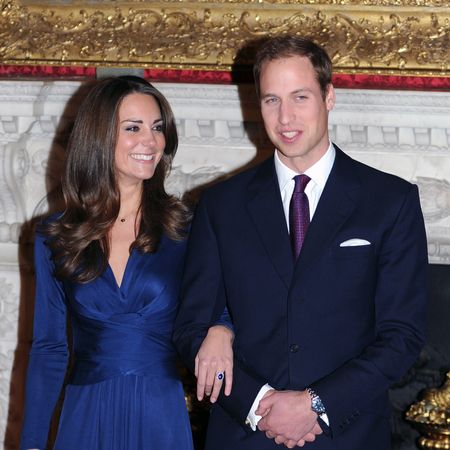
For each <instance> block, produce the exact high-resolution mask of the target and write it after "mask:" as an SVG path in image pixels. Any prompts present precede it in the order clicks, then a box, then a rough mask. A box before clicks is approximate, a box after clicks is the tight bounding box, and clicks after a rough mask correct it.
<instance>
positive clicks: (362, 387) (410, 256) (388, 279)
mask: <svg viewBox="0 0 450 450" xmlns="http://www.w3.org/2000/svg"><path fill="white" fill-rule="evenodd" d="M427 262H428V261H427V246H426V236H425V228H424V223H423V217H422V213H421V210H420V202H419V197H418V191H417V187H416V186H412V188H411V189H410V191H409V192H408V193H407V194H406V196H405V198H404V201H403V204H402V205H400V207H399V211H398V214H397V217H396V220H395V222H394V223H393V225H392V227H391V229H390V232H389V233H388V234H387V235H386V237H385V239H384V242H382V245H381V250H380V255H379V259H378V267H377V286H376V291H375V298H374V299H373V303H374V313H375V333H376V335H375V339H374V340H373V342H372V343H371V344H370V345H368V346H367V347H366V348H365V349H363V351H362V353H361V354H360V355H358V356H357V357H355V358H352V359H350V360H349V361H348V362H347V363H345V364H344V365H342V366H341V367H339V368H338V369H336V370H335V371H333V372H332V373H330V374H329V375H327V376H325V377H324V378H322V379H321V380H317V381H316V382H315V383H312V385H311V387H312V388H313V389H314V391H315V392H317V394H318V395H319V396H320V398H321V399H322V401H323V402H324V405H325V407H326V413H327V415H328V417H329V419H330V427H331V432H332V434H333V435H337V434H339V433H340V432H342V431H344V430H345V428H346V427H347V426H351V423H352V422H353V420H355V419H356V418H357V416H358V415H359V413H360V411H359V409H361V408H370V407H371V402H372V401H374V400H375V399H376V398H379V397H380V396H382V394H383V393H385V392H386V393H387V390H388V388H389V387H390V385H391V384H392V383H394V382H395V381H397V380H398V379H399V378H401V377H402V376H403V374H404V373H405V372H406V371H407V370H408V369H409V367H410V366H411V365H412V364H413V363H414V361H415V359H416V358H417V356H418V354H419V352H420V349H421V347H422V345H423V343H424V335H425V318H426V297H427V292H426V291H427ZM349 282H351V281H349ZM313 363H314V362H313V361H311V364H313ZM281 394H283V393H282V392H281V393H280V392H279V393H276V397H274V398H272V399H270V397H269V398H267V399H264V400H263V401H262V402H261V403H260V406H261V410H264V409H266V408H271V411H270V412H269V413H268V414H267V416H266V417H265V418H264V419H263V421H262V423H261V428H262V429H264V430H270V431H271V432H272V434H276V435H283V436H284V437H285V438H286V439H296V437H297V435H296V434H294V435H290V434H289V432H291V431H292V430H293V429H295V430H296V431H298V428H295V427H293V424H294V422H295V421H296V420H297V421H298V419H297V418H298V417H300V416H301V415H300V413H299V411H297V414H296V415H292V414H290V413H289V410H286V409H285V408H283V405H282V404H281V402H284V403H285V404H286V402H288V401H290V402H293V404H295V405H296V408H297V409H298V408H300V409H301V410H302V411H303V413H302V414H303V415H306V414H307V413H308V412H309V411H308V410H309V409H310V403H309V404H308V402H305V401H303V400H304V399H303V398H302V396H301V395H300V394H301V393H299V392H298V391H291V393H286V394H284V395H286V397H283V395H281ZM288 397H289V398H288ZM277 402H280V404H277ZM292 409H293V407H292V408H291V410H292ZM275 415H277V416H275ZM305 417H306V416H305ZM305 420H306V419H305ZM304 423H305V426H306V428H308V426H309V425H308V424H307V422H304ZM297 424H298V422H297ZM289 425H291V426H292V427H291V428H289ZM285 433H288V434H285Z"/></svg>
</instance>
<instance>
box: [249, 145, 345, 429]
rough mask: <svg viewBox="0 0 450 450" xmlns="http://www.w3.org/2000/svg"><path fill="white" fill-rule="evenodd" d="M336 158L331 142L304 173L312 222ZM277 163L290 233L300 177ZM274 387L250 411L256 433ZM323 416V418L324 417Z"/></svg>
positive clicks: (276, 159) (260, 395) (276, 158)
mask: <svg viewBox="0 0 450 450" xmlns="http://www.w3.org/2000/svg"><path fill="white" fill-rule="evenodd" d="M335 157H336V150H335V148H334V146H333V144H332V143H331V142H330V145H329V146H328V150H327V151H326V153H325V154H324V155H323V156H322V158H320V159H319V161H317V162H316V163H315V164H314V165H312V166H311V167H310V168H309V169H308V170H306V171H305V172H304V173H305V175H308V177H309V178H310V179H311V181H310V182H309V183H308V184H307V185H306V188H305V194H306V196H307V197H308V203H309V216H310V220H312V218H313V216H314V213H315V212H316V208H317V204H318V203H319V200H320V196H321V195H322V192H323V189H324V187H325V184H326V182H327V180H328V177H329V175H330V172H331V168H332V167H333V164H334V159H335ZM274 162H275V172H276V174H277V178H278V185H279V187H280V193H281V200H282V202H283V210H284V215H285V218H286V226H287V229H288V232H289V204H290V202H291V197H292V193H293V192H294V186H295V181H294V177H295V176H296V175H300V174H298V173H297V172H295V171H293V170H292V169H290V168H289V167H287V166H286V165H285V164H284V163H283V162H281V160H280V157H279V155H278V150H275V154H274ZM271 389H273V388H272V386H270V385H269V384H265V385H264V386H262V387H261V389H260V391H259V392H258V395H257V396H256V398H255V400H254V401H253V404H252V406H251V408H250V411H249V413H248V415H247V420H246V423H247V425H249V426H250V427H251V429H252V430H253V431H256V426H257V425H258V422H259V420H260V419H261V416H259V415H258V414H255V411H256V410H257V409H258V405H259V401H260V400H261V399H262V398H263V397H264V394H265V393H266V392H267V391H270V390H271ZM322 416H323V417H322ZM322 416H321V419H322V420H323V421H324V422H325V423H326V424H327V425H329V420H328V417H327V416H326V414H322Z"/></svg>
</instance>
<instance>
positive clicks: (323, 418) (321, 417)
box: [319, 413, 330, 427]
mask: <svg viewBox="0 0 450 450" xmlns="http://www.w3.org/2000/svg"><path fill="white" fill-rule="evenodd" d="M319 418H320V419H321V420H323V421H324V422H325V424H326V426H327V427H329V426H330V420H329V419H328V416H327V415H326V413H323V414H321V415H320V416H319Z"/></svg>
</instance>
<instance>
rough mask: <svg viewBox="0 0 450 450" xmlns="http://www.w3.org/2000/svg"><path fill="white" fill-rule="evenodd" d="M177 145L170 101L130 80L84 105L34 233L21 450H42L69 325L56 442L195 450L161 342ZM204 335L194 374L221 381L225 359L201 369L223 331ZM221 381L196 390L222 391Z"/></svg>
mask: <svg viewBox="0 0 450 450" xmlns="http://www.w3.org/2000/svg"><path fill="white" fill-rule="evenodd" d="M177 144H178V138H177V133H176V128H175V123H174V118H173V114H172V111H171V109H170V106H169V104H168V103H167V101H166V99H165V98H164V96H163V95H162V94H161V93H160V92H159V91H158V90H157V89H155V88H154V87H153V86H152V85H151V84H149V83H147V82H146V81H145V80H143V79H141V78H138V77H118V78H113V79H107V80H104V81H102V82H100V83H99V84H97V85H96V86H95V87H94V88H93V89H92V90H91V92H90V93H89V95H88V96H87V98H86V99H85V101H84V102H83V104H82V105H81V108H80V111H79V113H78V115H77V118H76V121H75V124H74V129H73V131H72V134H71V137H70V140H69V145H68V159H67V166H66V172H65V177H64V179H63V192H64V197H65V202H66V209H65V211H64V212H63V213H62V214H59V215H57V216H54V217H52V218H50V219H49V220H48V221H47V222H46V223H45V224H44V225H43V226H42V227H41V228H40V230H38V233H37V236H36V243H35V263H36V304H35V323H34V339H33V346H32V350H31V354H30V362H29V369H28V379H27V388H26V408H25V420H24V428H23V431H22V442H21V449H44V448H45V444H46V441H47V435H48V429H49V423H50V419H51V416H52V412H53V410H54V407H55V404H56V402H57V399H58V396H59V394H60V390H61V387H62V384H63V380H64V376H65V373H66V367H67V362H68V345H67V337H66V317H70V323H71V330H72V341H73V342H71V344H72V345H73V354H74V367H73V370H72V371H71V375H70V378H69V381H68V384H67V386H66V389H65V398H64V404H63V409H62V413H61V418H60V422H59V428H58V434H57V437H56V442H55V447H54V448H55V449H61V450H71V449H87V450H96V449H98V450H100V449H101V450H103V449H104V450H106V449H107V450H111V449H115V450H122V449H123V450H133V449H135V450H138V449H175V448H176V449H177V450H190V449H192V438H191V431H190V426H189V421H188V416H187V412H186V407H185V401H184V393H183V390H182V386H181V383H180V380H179V379H178V376H177V371H176V364H175V360H176V355H175V351H174V348H173V346H172V343H171V333H172V322H173V319H174V315H175V312H176V309H177V297H178V288H179V281H180V277H181V272H182V269H183V263H184V253H185V245H186V243H185V235H186V230H187V226H188V219H189V215H188V212H187V211H186V209H185V208H184V207H183V205H182V204H181V203H180V202H179V201H178V200H176V199H175V198H173V197H171V196H169V195H168V194H167V193H166V192H165V190H164V181H165V178H166V175H167V173H168V170H169V168H170V165H171V161H172V158H173V157H174V155H175V152H176V148H177ZM211 330H214V333H209V334H208V337H207V338H206V339H205V342H204V344H203V348H202V349H201V352H202V355H203V356H205V357H203V359H202V362H200V364H199V365H198V368H199V371H200V372H201V374H200V375H201V378H202V380H205V379H208V380H211V378H212V374H213V373H214V374H215V373H216V369H217V371H219V372H220V371H222V370H226V371H227V374H230V365H229V363H228V365H224V364H222V363H219V365H218V366H214V365H213V364H212V365H211V364H209V365H208V363H209V362H210V361H211V360H213V359H214V358H211V355H212V354H213V353H214V351H216V349H219V348H225V350H224V353H220V352H221V351H218V352H219V353H220V354H217V355H215V356H216V357H217V359H218V360H219V362H221V361H224V360H227V358H226V356H227V355H229V354H230V352H231V347H230V345H229V343H230V342H231V340H232V332H231V331H230V330H229V329H228V328H227V327H223V326H220V325H218V326H216V327H212V329H211ZM211 330H210V331H211ZM224 342H226V343H227V345H226V346H224V345H223V343H224ZM199 353H200V352H199ZM225 353H226V354H225ZM224 355H225V358H224V357H223V356H224ZM228 361H229V359H228ZM200 375H199V378H200ZM230 375H231V374H230ZM218 378H220V379H222V378H223V376H219V377H215V379H216V383H215V384H214V386H213V387H211V382H209V386H208V387H207V390H208V391H209V392H207V393H210V392H211V389H214V391H215V392H217V390H218V388H220V384H221V380H219V379H218ZM229 389H230V387H229V386H228V389H227V391H228V392H229Z"/></svg>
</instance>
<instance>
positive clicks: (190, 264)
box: [174, 195, 267, 423]
mask: <svg viewBox="0 0 450 450" xmlns="http://www.w3.org/2000/svg"><path fill="white" fill-rule="evenodd" d="M225 310H226V292H225V288H224V283H223V276H222V267H221V258H220V250H219V246H218V242H217V239H216V235H215V232H214V229H213V226H212V224H211V219H210V216H209V214H208V207H207V198H206V196H205V195H204V196H203V197H202V200H201V201H200V203H199V205H198V207H197V211H196V214H195V217H194V220H193V223H192V228H191V232H190V236H189V242H188V250H187V256H186V264H185V270H184V276H183V280H182V285H181V299H180V307H179V311H178V315H177V319H176V321H175V328H174V342H175V345H176V347H177V349H178V351H179V353H180V355H181V357H182V359H183V360H184V362H185V363H186V365H187V366H188V367H189V368H190V369H191V370H193V367H194V360H195V356H196V355H197V352H198V349H199V347H200V345H201V343H202V341H203V339H204V338H205V336H206V334H207V331H208V328H209V327H210V326H212V325H214V324H215V323H217V322H219V318H220V317H221V314H223V312H224V311H225ZM222 318H223V315H222ZM233 364H234V366H233V389H232V393H231V395H230V396H229V397H225V396H224V395H223V393H221V395H220V396H219V399H218V402H219V404H220V405H221V406H222V407H224V408H225V409H226V410H227V412H228V413H229V414H230V415H232V416H233V417H234V418H236V419H237V420H238V421H240V422H241V423H244V422H245V420H246V417H247V415H248V412H249V410H250V407H251V405H252V403H253V401H254V399H255V397H256V395H257V394H258V392H259V390H260V388H261V387H262V386H263V385H264V384H265V383H266V382H267V380H262V379H259V378H258V377H256V376H255V375H254V374H252V373H250V372H248V370H247V369H246V368H245V364H244V363H243V362H242V361H240V359H239V357H237V356H236V355H235V357H234V362H233Z"/></svg>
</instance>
